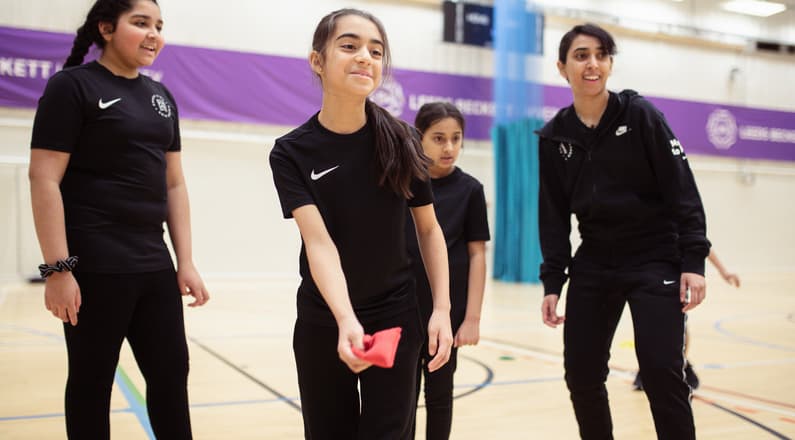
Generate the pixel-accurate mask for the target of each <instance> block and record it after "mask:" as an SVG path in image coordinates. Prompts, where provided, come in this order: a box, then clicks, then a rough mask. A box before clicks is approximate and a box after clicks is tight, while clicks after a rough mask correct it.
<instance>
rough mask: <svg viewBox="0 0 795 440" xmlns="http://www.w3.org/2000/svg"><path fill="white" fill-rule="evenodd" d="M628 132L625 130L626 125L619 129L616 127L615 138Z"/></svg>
mask: <svg viewBox="0 0 795 440" xmlns="http://www.w3.org/2000/svg"><path fill="white" fill-rule="evenodd" d="M628 131H629V130H628V129H627V126H626V125H622V126H621V127H618V128H617V129H616V136H621V135H622V134H624V133H626V132H628Z"/></svg>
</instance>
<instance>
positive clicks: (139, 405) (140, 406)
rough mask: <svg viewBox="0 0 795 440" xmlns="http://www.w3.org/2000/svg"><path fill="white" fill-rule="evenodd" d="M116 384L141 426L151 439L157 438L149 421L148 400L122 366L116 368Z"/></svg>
mask: <svg viewBox="0 0 795 440" xmlns="http://www.w3.org/2000/svg"><path fill="white" fill-rule="evenodd" d="M116 384H117V385H118V386H119V388H120V389H121V392H122V394H124V397H125V398H126V399H127V402H128V403H129V404H130V411H131V412H132V413H133V414H135V417H137V418H138V422H139V423H141V427H142V428H143V429H144V431H146V434H147V435H148V436H149V438H150V439H151V440H155V434H154V433H153V432H152V425H151V424H150V423H149V416H148V415H147V413H146V400H144V397H143V396H142V395H141V393H140V392H138V389H137V388H135V385H134V384H133V383H132V381H131V380H130V378H129V377H128V376H127V373H125V372H124V369H123V368H122V367H117V368H116Z"/></svg>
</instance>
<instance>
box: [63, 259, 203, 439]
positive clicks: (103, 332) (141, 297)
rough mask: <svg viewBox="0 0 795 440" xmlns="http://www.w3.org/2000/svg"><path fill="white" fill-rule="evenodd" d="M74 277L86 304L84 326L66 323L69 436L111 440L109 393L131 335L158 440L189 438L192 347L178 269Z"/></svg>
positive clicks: (81, 317)
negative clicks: (123, 345) (120, 351)
mask: <svg viewBox="0 0 795 440" xmlns="http://www.w3.org/2000/svg"><path fill="white" fill-rule="evenodd" d="M74 275H75V278H76V279H77V283H78V285H79V286H80V292H81V295H82V300H83V303H82V305H81V306H80V312H79V313H78V323H77V326H75V327H73V326H72V325H71V324H68V323H67V324H64V335H65V337H66V348H67V351H68V355H69V377H68V379H67V383H66V399H65V400H66V430H67V434H68V436H69V438H70V439H72V440H104V439H109V438H110V422H109V412H110V395H111V389H112V386H113V378H114V374H115V372H116V366H117V364H118V361H119V350H120V349H121V345H122V342H123V340H124V338H125V337H126V338H127V341H128V342H129V344H130V347H131V348H132V351H133V354H134V355H135V360H136V362H137V363H138V367H139V368H140V370H141V373H142V375H143V377H144V379H145V380H146V402H147V411H148V413H149V420H150V421H151V424H152V430H153V431H154V434H155V435H156V436H157V438H159V439H168V440H171V439H180V440H181V439H190V438H191V427H190V416H189V412H188V390H187V381H188V347H187V343H186V341H185V326H184V321H183V315H182V299H181V295H180V292H179V288H178V287H177V278H176V274H175V273H174V271H173V270H172V269H169V270H165V271H160V272H151V273H139V274H98V273H82V272H75V274H74Z"/></svg>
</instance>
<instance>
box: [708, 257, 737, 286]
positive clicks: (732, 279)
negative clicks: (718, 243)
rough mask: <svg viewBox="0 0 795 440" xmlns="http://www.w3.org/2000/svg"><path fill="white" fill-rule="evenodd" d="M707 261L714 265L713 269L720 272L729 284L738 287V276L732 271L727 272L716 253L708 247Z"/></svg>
mask: <svg viewBox="0 0 795 440" xmlns="http://www.w3.org/2000/svg"><path fill="white" fill-rule="evenodd" d="M707 258H708V259H709V262H710V263H712V265H713V266H715V269H717V270H718V272H720V276H721V277H722V278H723V279H724V280H726V282H727V283H729V284H731V285H732V286H734V287H740V277H739V276H738V275H737V274H736V273H733V272H729V271H728V269H726V267H725V266H723V263H721V261H720V259H719V258H718V254H716V253H715V251H714V250H712V249H711V248H710V250H709V255H708V256H707Z"/></svg>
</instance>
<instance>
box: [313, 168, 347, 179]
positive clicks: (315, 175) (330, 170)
mask: <svg viewBox="0 0 795 440" xmlns="http://www.w3.org/2000/svg"><path fill="white" fill-rule="evenodd" d="M339 167H340V166H339V165H337V166H335V167H332V168H329V169H327V170H324V171H321V172H319V173H315V169H314V168H313V169H312V172H311V173H309V178H310V179H312V180H317V179H320V178H321V177H323V176H325V175H326V174H328V173H330V172H332V171H334V170H336V169H337V168H339Z"/></svg>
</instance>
